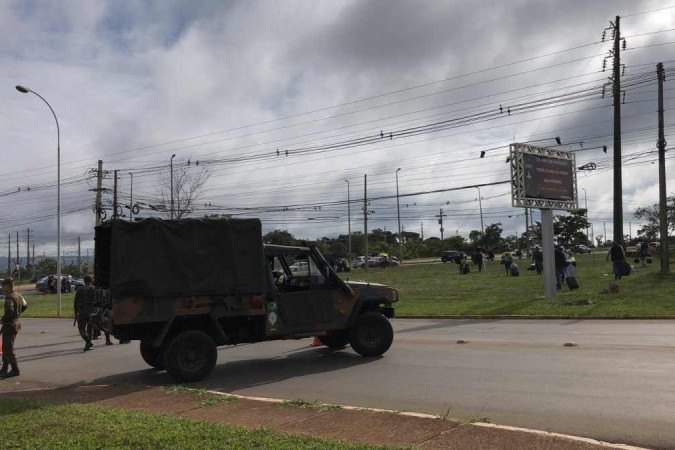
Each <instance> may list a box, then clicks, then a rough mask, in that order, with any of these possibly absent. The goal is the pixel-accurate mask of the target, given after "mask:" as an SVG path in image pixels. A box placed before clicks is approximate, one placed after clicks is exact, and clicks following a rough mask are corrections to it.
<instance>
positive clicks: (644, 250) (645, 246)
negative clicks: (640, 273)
mask: <svg viewBox="0 0 675 450" xmlns="http://www.w3.org/2000/svg"><path fill="white" fill-rule="evenodd" d="M649 256H650V255H649V243H648V242H647V241H645V242H641V243H640V247H639V249H638V257H639V258H640V262H641V263H642V267H647V258H649Z"/></svg>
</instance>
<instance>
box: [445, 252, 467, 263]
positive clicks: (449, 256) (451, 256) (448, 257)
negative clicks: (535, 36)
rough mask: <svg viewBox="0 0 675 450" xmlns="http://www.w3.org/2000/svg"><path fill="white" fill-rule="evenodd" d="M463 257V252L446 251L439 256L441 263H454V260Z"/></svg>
mask: <svg viewBox="0 0 675 450" xmlns="http://www.w3.org/2000/svg"><path fill="white" fill-rule="evenodd" d="M458 257H459V258H462V257H464V252H462V251H459V250H447V251H445V252H443V254H442V255H441V262H443V263H446V262H455V259H457V258H458Z"/></svg>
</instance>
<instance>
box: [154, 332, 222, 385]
mask: <svg viewBox="0 0 675 450" xmlns="http://www.w3.org/2000/svg"><path fill="white" fill-rule="evenodd" d="M217 358H218V351H217V349H216V345H215V344H214V342H213V339H211V337H210V336H209V335H208V334H206V333H203V332H201V331H196V330H189V331H183V332H182V333H179V334H178V335H176V336H175V337H174V338H173V339H172V340H171V342H170V343H169V345H168V346H167V348H166V352H165V355H164V362H165V364H166V369H167V371H168V372H169V374H171V376H172V377H174V378H176V379H177V380H178V381H185V382H190V381H200V380H203V379H204V378H206V377H207V376H208V375H209V374H210V373H211V372H212V371H213V368H214V367H215V366H216V360H217Z"/></svg>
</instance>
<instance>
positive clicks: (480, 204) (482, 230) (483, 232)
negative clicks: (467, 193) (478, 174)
mask: <svg viewBox="0 0 675 450" xmlns="http://www.w3.org/2000/svg"><path fill="white" fill-rule="evenodd" d="M476 189H478V208H479V210H480V235H481V236H483V235H484V234H485V229H484V228H483V199H482V198H481V195H480V186H476Z"/></svg>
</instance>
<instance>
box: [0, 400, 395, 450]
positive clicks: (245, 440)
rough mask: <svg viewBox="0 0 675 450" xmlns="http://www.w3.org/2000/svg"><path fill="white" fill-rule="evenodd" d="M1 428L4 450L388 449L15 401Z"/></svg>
mask: <svg viewBox="0 0 675 450" xmlns="http://www.w3.org/2000/svg"><path fill="white" fill-rule="evenodd" d="M0 422H2V437H1V438H0V447H2V448H31V449H32V448H35V449H37V448H50V449H52V448H53V449H98V448H138V449H141V448H143V449H164V448H166V449H192V448H194V449H210V448H218V449H220V448H241V449H244V448H274V449H375V448H383V447H376V446H370V445H362V444H353V443H348V442H342V441H337V440H330V439H320V438H315V437H310V436H291V435H285V434H282V433H278V432H275V431H272V430H269V429H254V430H252V429H246V428H243V427H235V426H230V425H221V424H214V423H209V422H206V421H200V420H188V419H183V418H179V417H172V416H166V415H158V414H148V413H141V412H134V411H126V410H122V409H115V408H106V407H102V406H96V405H78V404H65V405H58V404H47V403H38V402H32V401H26V400H15V399H0Z"/></svg>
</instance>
